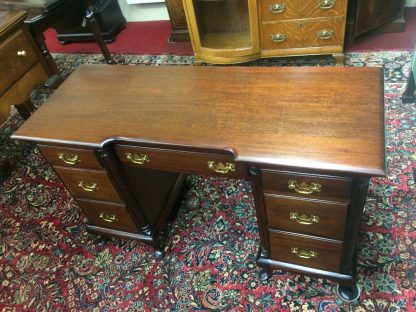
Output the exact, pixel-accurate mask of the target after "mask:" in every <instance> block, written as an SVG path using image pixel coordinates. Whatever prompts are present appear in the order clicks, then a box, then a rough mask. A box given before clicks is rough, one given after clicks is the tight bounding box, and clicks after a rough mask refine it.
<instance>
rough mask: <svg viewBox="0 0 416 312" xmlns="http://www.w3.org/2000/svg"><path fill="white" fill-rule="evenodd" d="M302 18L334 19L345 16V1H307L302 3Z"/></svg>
mask: <svg viewBox="0 0 416 312" xmlns="http://www.w3.org/2000/svg"><path fill="white" fill-rule="evenodd" d="M302 2H303V4H304V5H303V6H302V17H303V18H317V17H336V16H345V14H346V11H347V0H307V1H302Z"/></svg>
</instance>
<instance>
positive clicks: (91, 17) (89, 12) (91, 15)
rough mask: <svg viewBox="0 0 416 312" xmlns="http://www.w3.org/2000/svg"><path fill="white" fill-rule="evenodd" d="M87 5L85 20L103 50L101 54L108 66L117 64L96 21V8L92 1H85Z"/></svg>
mask: <svg viewBox="0 0 416 312" xmlns="http://www.w3.org/2000/svg"><path fill="white" fill-rule="evenodd" d="M84 2H85V4H86V7H87V9H86V11H85V18H86V20H87V23H88V26H89V27H90V30H91V32H92V33H93V35H94V38H95V41H96V42H97V44H98V46H99V47H100V49H101V53H102V54H103V55H104V58H105V60H106V62H107V64H115V62H114V60H113V58H112V57H111V54H110V51H109V50H108V47H107V45H106V43H105V41H104V38H103V35H102V34H101V29H100V26H99V25H98V22H97V20H96V19H95V12H94V6H93V5H92V3H91V1H90V0H84Z"/></svg>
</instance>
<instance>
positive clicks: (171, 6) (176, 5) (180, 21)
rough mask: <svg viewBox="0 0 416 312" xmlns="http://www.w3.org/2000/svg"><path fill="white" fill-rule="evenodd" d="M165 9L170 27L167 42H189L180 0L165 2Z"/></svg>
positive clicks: (167, 0)
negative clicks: (170, 30)
mask: <svg viewBox="0 0 416 312" xmlns="http://www.w3.org/2000/svg"><path fill="white" fill-rule="evenodd" d="M166 8H167V9H168V14H169V19H170V23H171V25H172V33H171V35H170V37H169V42H176V41H189V40H190V38H189V32H188V25H187V24H186V17H185V11H184V9H183V4H182V0H166Z"/></svg>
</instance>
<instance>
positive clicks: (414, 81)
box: [402, 49, 416, 103]
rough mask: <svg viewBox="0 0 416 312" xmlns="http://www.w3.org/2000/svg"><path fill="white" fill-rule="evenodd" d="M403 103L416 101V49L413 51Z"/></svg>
mask: <svg viewBox="0 0 416 312" xmlns="http://www.w3.org/2000/svg"><path fill="white" fill-rule="evenodd" d="M402 102H403V103H412V102H413V103H414V102H416V49H415V51H414V53H413V61H412V67H411V68H410V73H409V78H408V80H407V83H406V88H405V90H404V92H403V94H402Z"/></svg>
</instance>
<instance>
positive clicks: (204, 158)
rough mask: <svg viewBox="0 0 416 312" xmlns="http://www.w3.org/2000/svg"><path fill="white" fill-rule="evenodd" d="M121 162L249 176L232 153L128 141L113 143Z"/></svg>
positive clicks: (228, 175) (176, 169) (149, 166)
mask: <svg viewBox="0 0 416 312" xmlns="http://www.w3.org/2000/svg"><path fill="white" fill-rule="evenodd" d="M115 150H116V153H117V155H118V157H119V159H120V161H121V162H123V163H125V164H128V165H131V166H138V167H141V168H148V169H158V170H165V171H173V172H186V173H196V174H201V175H219V176H224V177H227V178H236V179H248V177H249V175H248V168H247V166H245V165H242V164H239V163H236V162H235V161H234V158H233V157H232V156H231V155H219V154H208V153H197V152H185V151H175V150H169V149H158V148H148V147H137V146H129V145H120V144H117V145H115Z"/></svg>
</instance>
